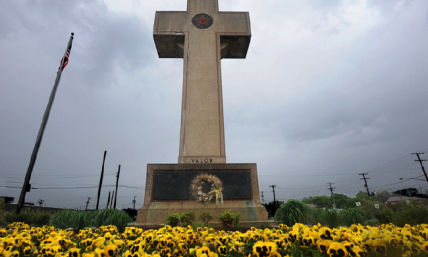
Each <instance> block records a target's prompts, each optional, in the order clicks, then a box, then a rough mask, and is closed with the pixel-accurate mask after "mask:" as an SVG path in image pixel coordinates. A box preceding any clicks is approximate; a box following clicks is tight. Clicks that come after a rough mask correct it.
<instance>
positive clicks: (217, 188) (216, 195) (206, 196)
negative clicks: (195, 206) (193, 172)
mask: <svg viewBox="0 0 428 257" xmlns="http://www.w3.org/2000/svg"><path fill="white" fill-rule="evenodd" d="M205 183H206V184H209V185H211V191H210V192H208V193H204V192H202V185H203V184H205ZM222 190H223V183H221V180H220V179H219V178H218V177H216V176H214V175H208V174H200V175H197V176H196V177H195V178H194V179H193V180H192V183H191V184H190V191H191V194H192V196H193V197H195V198H196V200H197V201H198V203H205V202H210V201H211V200H213V199H215V203H216V204H217V205H218V200H220V201H221V203H222V204H223V194H222Z"/></svg>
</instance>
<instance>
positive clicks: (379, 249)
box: [372, 239, 386, 256]
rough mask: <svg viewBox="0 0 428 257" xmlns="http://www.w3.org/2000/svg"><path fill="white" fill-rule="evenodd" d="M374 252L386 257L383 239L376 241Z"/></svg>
mask: <svg viewBox="0 0 428 257" xmlns="http://www.w3.org/2000/svg"><path fill="white" fill-rule="evenodd" d="M372 246H373V250H374V251H375V252H376V253H379V254H383V255H385V256H386V243H385V240H383V239H375V240H373V243H372Z"/></svg>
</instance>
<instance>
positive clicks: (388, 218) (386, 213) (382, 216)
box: [375, 205, 394, 224]
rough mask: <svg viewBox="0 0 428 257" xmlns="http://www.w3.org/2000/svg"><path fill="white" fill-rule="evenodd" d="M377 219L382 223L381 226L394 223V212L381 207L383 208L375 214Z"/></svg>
mask: <svg viewBox="0 0 428 257" xmlns="http://www.w3.org/2000/svg"><path fill="white" fill-rule="evenodd" d="M375 217H376V219H378V220H379V221H380V223H381V224H388V223H390V222H392V218H393V217H394V211H393V210H392V209H390V208H388V207H386V205H384V206H381V208H380V209H379V210H378V211H377V212H376V213H375Z"/></svg>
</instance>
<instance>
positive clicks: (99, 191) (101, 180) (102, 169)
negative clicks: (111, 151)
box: [96, 151, 110, 210]
mask: <svg viewBox="0 0 428 257" xmlns="http://www.w3.org/2000/svg"><path fill="white" fill-rule="evenodd" d="M106 155H107V151H104V158H103V167H102V168H101V177H100V184H99V186H98V197H97V207H96V209H97V210H98V205H99V203H100V195H101V186H102V185H103V177H104V163H105V162H106ZM109 194H110V192H109Z"/></svg>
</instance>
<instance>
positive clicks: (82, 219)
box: [50, 209, 132, 232]
mask: <svg viewBox="0 0 428 257" xmlns="http://www.w3.org/2000/svg"><path fill="white" fill-rule="evenodd" d="M130 222H132V218H131V217H129V215H128V214H127V213H126V212H123V211H120V210H116V209H104V210H94V211H75V210H64V211H60V212H58V213H57V214H55V215H54V216H53V217H52V219H51V222H50V224H51V225H53V226H55V227H57V228H60V229H67V228H73V229H74V230H80V229H84V228H85V227H100V226H105V225H114V226H116V227H117V229H118V230H119V231H120V232H123V231H124V230H125V227H126V226H127V225H128V223H130Z"/></svg>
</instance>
